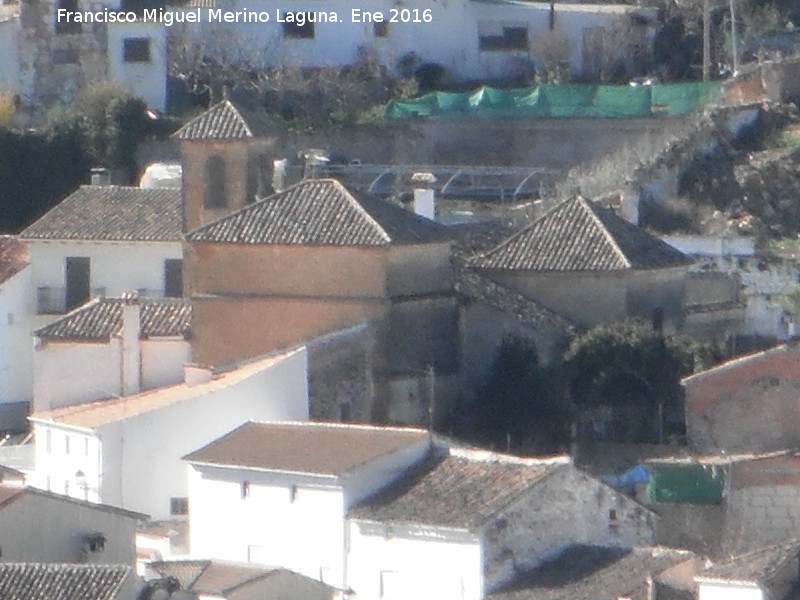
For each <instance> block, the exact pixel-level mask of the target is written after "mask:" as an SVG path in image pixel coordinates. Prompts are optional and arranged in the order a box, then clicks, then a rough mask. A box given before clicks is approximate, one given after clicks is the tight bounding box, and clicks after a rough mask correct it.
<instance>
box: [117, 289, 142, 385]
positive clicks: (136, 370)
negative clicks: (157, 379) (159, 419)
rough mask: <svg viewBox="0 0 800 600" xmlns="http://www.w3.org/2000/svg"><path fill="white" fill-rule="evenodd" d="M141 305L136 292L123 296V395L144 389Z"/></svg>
mask: <svg viewBox="0 0 800 600" xmlns="http://www.w3.org/2000/svg"><path fill="white" fill-rule="evenodd" d="M140 331H141V306H140V305H139V298H138V296H137V295H136V294H135V293H128V294H123V296H122V373H121V375H122V395H123V396H130V395H131V394H138V393H139V392H140V391H141V389H142V381H141V379H142V350H141V345H140V343H139V334H140Z"/></svg>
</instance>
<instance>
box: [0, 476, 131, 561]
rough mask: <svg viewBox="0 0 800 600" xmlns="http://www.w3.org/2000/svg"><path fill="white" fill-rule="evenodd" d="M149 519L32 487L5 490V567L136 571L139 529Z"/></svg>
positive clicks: (0, 532) (0, 489)
mask: <svg viewBox="0 0 800 600" xmlns="http://www.w3.org/2000/svg"><path fill="white" fill-rule="evenodd" d="M144 518H146V515H143V514H140V513H134V512H131V511H128V510H123V509H121V508H116V507H113V506H108V505H104V504H92V503H89V502H85V501H82V500H76V499H74V498H67V497H64V496H62V495H60V494H54V493H51V492H46V491H43V490H39V489H36V488H32V487H21V486H20V487H18V486H7V485H3V486H0V536H2V539H3V541H2V551H3V554H2V557H0V562H4V563H23V562H46V563H96V564H117V565H127V566H128V567H133V566H134V565H135V564H136V543H135V537H136V527H137V525H138V523H139V521H141V520H143V519H144Z"/></svg>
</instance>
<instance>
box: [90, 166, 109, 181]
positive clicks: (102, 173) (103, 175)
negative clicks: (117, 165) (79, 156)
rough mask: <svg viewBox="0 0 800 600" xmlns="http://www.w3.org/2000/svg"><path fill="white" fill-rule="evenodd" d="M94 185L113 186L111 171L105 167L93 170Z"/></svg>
mask: <svg viewBox="0 0 800 600" xmlns="http://www.w3.org/2000/svg"><path fill="white" fill-rule="evenodd" d="M91 181H92V185H111V171H110V170H108V169H106V168H105V167H94V168H92V180H91Z"/></svg>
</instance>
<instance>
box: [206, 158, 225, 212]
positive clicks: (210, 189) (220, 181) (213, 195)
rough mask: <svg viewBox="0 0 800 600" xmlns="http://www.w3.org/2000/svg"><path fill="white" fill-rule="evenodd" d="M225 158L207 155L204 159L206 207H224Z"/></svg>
mask: <svg viewBox="0 0 800 600" xmlns="http://www.w3.org/2000/svg"><path fill="white" fill-rule="evenodd" d="M227 205H228V202H227V198H225V160H224V159H223V158H222V157H221V156H217V155H214V156H209V157H208V161H206V197H205V207H206V208H225V207H226V206H227Z"/></svg>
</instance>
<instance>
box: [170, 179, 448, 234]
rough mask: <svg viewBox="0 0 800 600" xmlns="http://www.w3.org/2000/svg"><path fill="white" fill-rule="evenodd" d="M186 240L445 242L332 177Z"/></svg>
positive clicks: (436, 230)
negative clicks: (350, 189)
mask: <svg viewBox="0 0 800 600" xmlns="http://www.w3.org/2000/svg"><path fill="white" fill-rule="evenodd" d="M186 239H187V240H189V241H197V242H226V243H236V244H311V245H334V246H384V245H387V244H391V243H399V244H411V243H423V242H428V241H437V240H445V239H449V234H448V232H447V229H446V228H445V227H443V226H440V225H437V224H436V223H434V222H432V221H429V220H428V219H425V218H423V217H419V216H417V215H415V214H414V213H412V212H409V211H407V210H405V209H404V208H401V207H399V206H395V205H394V204H391V203H389V202H387V201H384V200H381V199H379V198H374V197H372V196H369V195H366V194H357V193H355V192H351V191H349V190H348V189H347V188H345V187H344V186H343V185H342V184H341V183H339V182H338V181H336V180H334V179H307V180H303V181H301V182H300V183H297V184H296V185H293V186H291V187H289V188H287V189H286V190H284V191H282V192H280V193H278V194H275V195H273V196H270V197H269V198H266V199H265V200H262V201H260V202H257V203H255V204H251V205H250V206H247V207H245V208H243V209H241V210H240V211H238V212H235V213H233V214H231V215H229V216H227V217H223V218H221V219H219V220H217V221H214V222H212V223H209V224H207V225H204V226H202V227H200V228H198V229H195V230H194V231H191V232H189V233H188V234H187V235H186Z"/></svg>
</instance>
